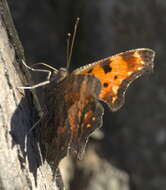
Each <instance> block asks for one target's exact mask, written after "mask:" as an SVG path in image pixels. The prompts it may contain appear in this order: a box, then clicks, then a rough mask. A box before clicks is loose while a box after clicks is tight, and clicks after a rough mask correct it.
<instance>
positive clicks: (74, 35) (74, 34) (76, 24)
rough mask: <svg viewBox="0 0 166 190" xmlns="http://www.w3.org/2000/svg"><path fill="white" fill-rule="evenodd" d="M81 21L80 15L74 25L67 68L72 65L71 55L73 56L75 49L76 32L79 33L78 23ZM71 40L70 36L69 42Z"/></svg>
mask: <svg viewBox="0 0 166 190" xmlns="http://www.w3.org/2000/svg"><path fill="white" fill-rule="evenodd" d="M79 21H80V18H79V17H78V18H77V20H76V23H75V25H74V32H73V36H72V40H71V46H70V48H69V49H70V51H68V53H67V54H68V58H67V59H68V61H67V67H66V69H67V70H68V69H69V66H70V61H71V56H72V51H73V46H74V41H75V37H76V33H77V28H78V23H79ZM69 42H70V38H69V39H68V43H69Z"/></svg>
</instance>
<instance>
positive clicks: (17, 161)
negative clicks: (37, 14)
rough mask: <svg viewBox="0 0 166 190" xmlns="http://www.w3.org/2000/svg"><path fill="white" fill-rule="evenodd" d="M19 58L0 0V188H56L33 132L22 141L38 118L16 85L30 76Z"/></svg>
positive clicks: (26, 94)
mask: <svg viewBox="0 0 166 190" xmlns="http://www.w3.org/2000/svg"><path fill="white" fill-rule="evenodd" d="M22 59H24V55H23V49H22V47H21V44H20V42H19V39H18V36H17V33H16V31H15V28H14V25H13V23H12V20H11V18H10V13H9V10H8V7H7V4H6V1H5V0H0V86H1V91H0V189H1V190H16V189H43V190H44V189H55V188H56V187H57V186H56V184H54V185H53V183H52V172H51V170H50V168H49V166H48V165H47V164H46V163H44V164H42V162H41V155H40V151H39V150H40V149H39V148H38V147H37V145H38V138H37V137H35V136H34V133H33V132H32V133H31V134H30V135H29V136H28V141H27V143H26V144H25V137H26V135H27V133H28V131H29V129H30V128H31V127H32V126H33V124H34V122H35V120H36V119H37V111H35V110H36V107H37V106H35V105H37V103H36V102H33V100H34V99H33V98H32V93H31V92H30V91H29V92H28V91H25V92H24V90H21V89H18V87H19V86H22V85H23V84H25V83H26V81H27V79H28V80H30V75H29V74H28V73H27V71H24V69H23V68H21V67H20V65H21V64H20V63H21V60H22ZM25 75H26V77H25ZM25 146H26V148H27V152H26V151H25Z"/></svg>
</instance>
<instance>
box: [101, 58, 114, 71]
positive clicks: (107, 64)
mask: <svg viewBox="0 0 166 190" xmlns="http://www.w3.org/2000/svg"><path fill="white" fill-rule="evenodd" d="M102 68H103V70H104V73H109V72H111V71H112V67H111V66H110V60H106V61H104V62H103V64H102Z"/></svg>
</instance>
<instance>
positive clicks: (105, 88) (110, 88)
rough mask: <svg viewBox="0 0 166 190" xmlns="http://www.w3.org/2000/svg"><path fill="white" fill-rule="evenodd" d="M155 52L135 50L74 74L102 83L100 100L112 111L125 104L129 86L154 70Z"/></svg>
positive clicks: (101, 61) (89, 66)
mask: <svg viewBox="0 0 166 190" xmlns="http://www.w3.org/2000/svg"><path fill="white" fill-rule="evenodd" d="M154 55H155V53H154V51H153V50H151V49H135V50H130V51H126V52H123V53H120V54H117V55H114V56H111V57H108V58H105V59H103V60H100V61H97V62H94V63H92V64H89V65H87V66H83V67H81V68H80V69H76V70H75V71H73V73H74V74H77V75H78V74H88V75H93V76H95V77H96V78H97V79H99V80H100V82H101V86H102V87H101V92H100V95H99V99H101V100H103V101H105V102H106V103H108V105H109V107H110V108H111V110H112V111H116V110H118V109H119V108H120V107H121V106H122V105H123V103H124V95H125V91H126V89H127V87H128V86H129V84H130V83H131V82H132V81H133V80H135V79H136V78H138V77H139V76H141V75H142V74H143V73H144V72H146V71H148V70H152V69H153V60H154Z"/></svg>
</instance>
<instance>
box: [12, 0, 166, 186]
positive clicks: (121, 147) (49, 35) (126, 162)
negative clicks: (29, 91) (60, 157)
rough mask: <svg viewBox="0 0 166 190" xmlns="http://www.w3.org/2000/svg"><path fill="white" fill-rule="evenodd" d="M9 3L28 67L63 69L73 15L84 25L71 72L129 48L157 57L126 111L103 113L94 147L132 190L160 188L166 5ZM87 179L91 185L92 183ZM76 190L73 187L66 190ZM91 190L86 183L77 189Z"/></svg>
mask: <svg viewBox="0 0 166 190" xmlns="http://www.w3.org/2000/svg"><path fill="white" fill-rule="evenodd" d="M9 2H10V5H11V9H12V13H13V16H14V19H15V23H16V26H17V29H18V32H19V35H20V37H21V40H22V42H23V45H24V47H25V54H26V56H27V59H28V61H29V63H30V64H31V63H34V62H40V61H44V62H46V63H48V64H50V65H53V66H54V67H56V68H59V67H60V66H65V63H66V62H65V57H66V54H65V52H66V50H65V49H66V48H65V44H66V34H67V32H70V31H71V29H72V27H73V25H71V23H72V21H73V18H75V17H76V16H80V18H81V22H80V28H79V32H78V35H77V40H76V47H75V48H74V58H73V64H72V66H73V67H78V66H80V65H84V64H86V63H89V62H92V61H95V60H98V59H100V58H103V57H106V56H110V55H111V54H113V53H117V52H120V51H124V50H128V49H132V48H139V47H148V48H152V49H154V50H155V51H156V52H157V59H156V61H155V62H156V65H155V69H154V73H153V74H152V75H149V76H146V77H143V78H142V79H139V80H138V81H136V82H135V83H134V84H133V85H132V86H131V87H130V89H128V93H127V98H126V103H125V106H124V107H123V108H122V109H121V110H120V111H119V112H117V113H110V112H107V111H106V113H105V118H104V126H103V129H104V132H103V133H104V138H103V140H100V141H99V140H98V143H96V141H95V143H96V145H97V150H98V151H97V155H98V156H99V155H100V156H101V155H102V158H103V159H104V160H105V159H106V160H107V161H108V162H109V163H112V164H114V165H116V166H118V167H120V168H121V169H123V170H125V171H126V172H127V173H128V174H129V178H130V186H131V189H132V190H140V189H141V190H158V189H160V190H164V189H165V187H166V180H165V175H166V170H165V162H166V157H165V143H166V130H165V125H166V117H165V110H166V100H165V99H166V98H165V97H166V88H165V83H166V77H165V70H166V66H165V65H166V64H165V59H166V55H165V49H166V47H165V46H166V43H165V41H166V39H165V33H166V27H165V26H166V23H165V22H166V20H165V17H166V2H165V0H160V1H156V0H147V1H144V0H140V1H138V0H133V1H131V0H126V1H124V0H102V1H96V0H91V1H85V0H77V1H73V0H70V1H65V0H59V1H58V0H48V1H43V0H38V1H32V0H22V1H15V0H9ZM71 26H72V27H71ZM101 152H102V153H101ZM85 159H86V157H85ZM76 166H77V165H76ZM92 167H93V166H92ZM74 171H75V173H73V177H74V176H78V174H79V177H80V178H79V180H76V182H78V183H79V182H80V181H81V179H82V178H81V176H84V177H85V176H86V174H87V173H86V169H85V170H83V168H82V170H81V171H82V172H79V173H78V172H77V171H78V170H77V169H75V170H74ZM74 171H73V172H74ZM86 179H87V180H88V179H89V181H90V180H91V177H88V178H86ZM105 179H107V178H105ZM107 182H108V180H106V181H105V183H107ZM72 184H73V183H72ZM87 184H89V183H88V182H87ZM73 187H75V186H72V185H71V189H73ZM111 187H112V186H111ZM88 188H89V187H86V188H85V187H84V184H83V185H82V186H79V188H78V189H80V190H82V189H84V190H85V189H88ZM94 189H96V188H94ZM99 189H100V188H99ZM108 189H112V190H114V189H118V188H113V187H112V188H108Z"/></svg>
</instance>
